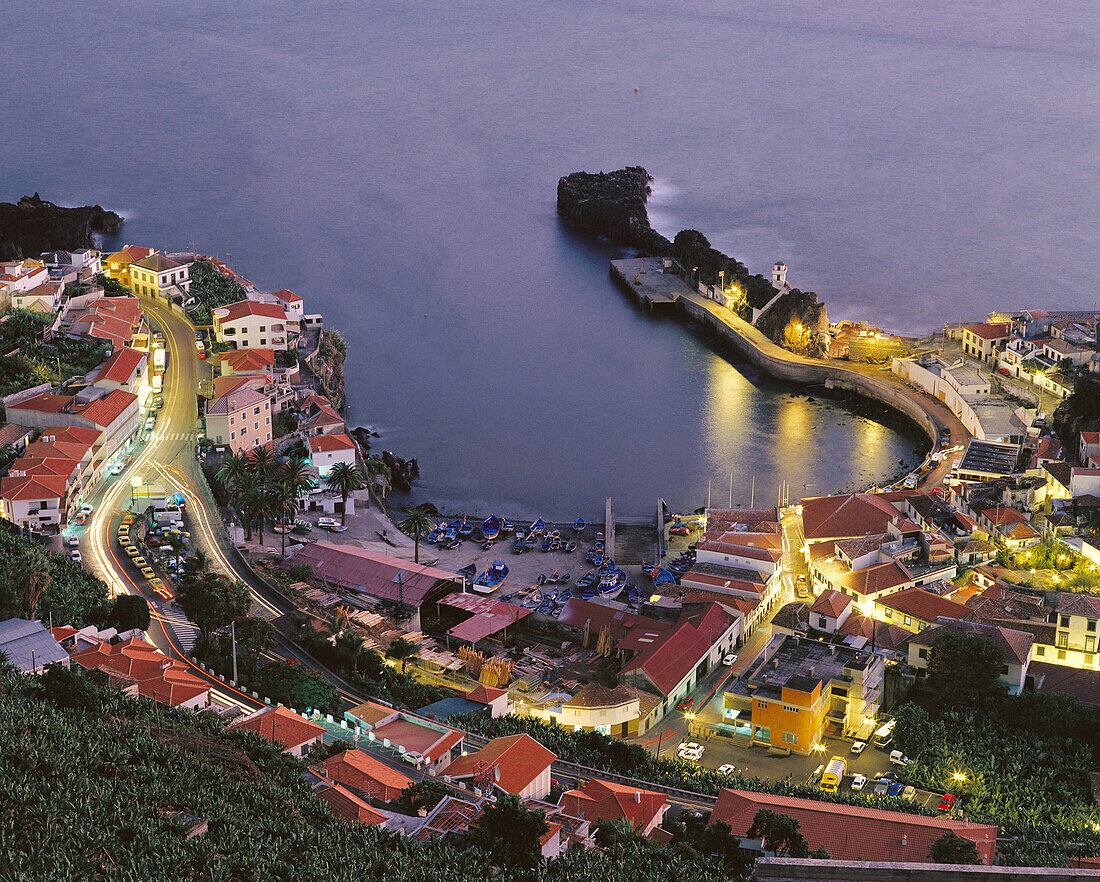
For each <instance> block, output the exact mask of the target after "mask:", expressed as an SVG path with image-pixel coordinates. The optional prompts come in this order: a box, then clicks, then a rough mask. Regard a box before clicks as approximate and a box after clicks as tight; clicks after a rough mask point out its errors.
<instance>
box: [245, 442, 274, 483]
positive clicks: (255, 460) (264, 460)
mask: <svg viewBox="0 0 1100 882" xmlns="http://www.w3.org/2000/svg"><path fill="white" fill-rule="evenodd" d="M245 458H246V459H247V460H248V468H249V469H250V470H251V471H252V472H253V473H254V474H255V475H257V476H258V477H259V479H260V483H261V484H263V486H265V487H266V486H267V482H268V481H269V480H270V479H271V475H272V473H273V472H274V471H275V457H274V456H272V455H271V451H270V450H269V449H268V448H266V447H253V448H252V449H251V450H250V451H248V453H246V454H245Z"/></svg>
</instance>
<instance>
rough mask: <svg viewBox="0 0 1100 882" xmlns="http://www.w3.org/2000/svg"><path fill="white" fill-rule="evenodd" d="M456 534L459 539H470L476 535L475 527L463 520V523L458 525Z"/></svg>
mask: <svg viewBox="0 0 1100 882" xmlns="http://www.w3.org/2000/svg"><path fill="white" fill-rule="evenodd" d="M455 532H456V533H457V534H458V538H459V539H469V538H470V537H471V536H473V535H474V525H473V524H471V523H470V522H469V521H468V520H466V518H463V519H462V523H461V524H459V525H458V527H457V529H456V530H455Z"/></svg>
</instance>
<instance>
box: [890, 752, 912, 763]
mask: <svg viewBox="0 0 1100 882" xmlns="http://www.w3.org/2000/svg"><path fill="white" fill-rule="evenodd" d="M890 762H892V763H893V764H894V765H895V766H907V765H909V763H911V762H912V760H911V759H909V757H907V756H906V755H905V754H904V753H902V752H901V751H900V750H891V751H890Z"/></svg>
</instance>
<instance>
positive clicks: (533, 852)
mask: <svg viewBox="0 0 1100 882" xmlns="http://www.w3.org/2000/svg"><path fill="white" fill-rule="evenodd" d="M549 830H550V825H549V824H547V823H546V813H545V812H542V811H531V810H530V809H528V808H527V807H526V806H525V805H524V804H523V800H521V799H520V798H519V797H518V796H515V795H514V794H511V793H505V794H504V795H502V796H500V797H498V799H497V800H496V802H490V803H487V804H486V806H485V810H484V811H483V812H482V813H481V817H480V818H479V819H478V822H477V826H476V827H473V828H471V829H470V831H469V832H468V833H466V834H465V835H464V836H463V837H462V841H464V842H465V843H466V844H468V845H472V846H474V847H475V848H480V849H481V850H482V851H484V852H485V853H486V854H487V855H489V856H490V859H491V860H492V861H493V863H495V864H497V865H499V866H501V867H508V868H509V869H533V868H534V867H537V866H538V865H539V864H540V863H541V862H542V842H541V840H542V837H543V836H544V835H545V834H546V833H547V832H549Z"/></svg>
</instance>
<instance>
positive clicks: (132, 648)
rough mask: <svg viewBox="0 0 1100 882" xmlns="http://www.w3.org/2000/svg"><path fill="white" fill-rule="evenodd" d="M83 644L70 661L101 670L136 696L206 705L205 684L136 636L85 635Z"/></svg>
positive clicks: (175, 703) (175, 704) (189, 705)
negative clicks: (100, 637) (105, 637)
mask: <svg viewBox="0 0 1100 882" xmlns="http://www.w3.org/2000/svg"><path fill="white" fill-rule="evenodd" d="M82 633H83V632H82ZM88 643H91V645H87V644H88ZM80 645H81V644H78V646H80ZM83 645H84V647H85V648H81V649H78V651H76V652H74V653H73V654H72V656H71V661H74V662H76V663H77V664H79V665H80V666H81V667H84V668H87V669H89V670H93V669H95V670H101V671H105V672H106V673H107V674H108V676H110V677H111V679H113V680H115V681H117V682H120V683H122V684H123V685H124V686H125V687H127V689H128V690H132V692H135V693H136V694H138V695H142V696H144V697H146V698H152V699H155V700H156V701H159V702H162V703H164V704H170V705H172V706H173V707H185V708H191V709H195V708H203V707H208V706H209V705H210V684H209V683H207V682H206V681H205V680H202V679H200V678H199V677H197V676H195V675H194V674H192V673H191V671H190V670H189V669H188V667H187V666H186V665H185V664H183V662H179V661H176V660H175V659H173V658H170V657H168V656H167V655H165V654H164V653H162V652H161V651H160V650H159V649H157V648H156V647H155V646H153V645H152V644H150V643H146V642H145V641H144V640H142V639H141V638H139V637H130V638H128V639H126V640H123V641H121V642H119V643H109V642H107V641H105V640H95V639H94V638H91V637H88V638H86V641H85V644H83Z"/></svg>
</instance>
